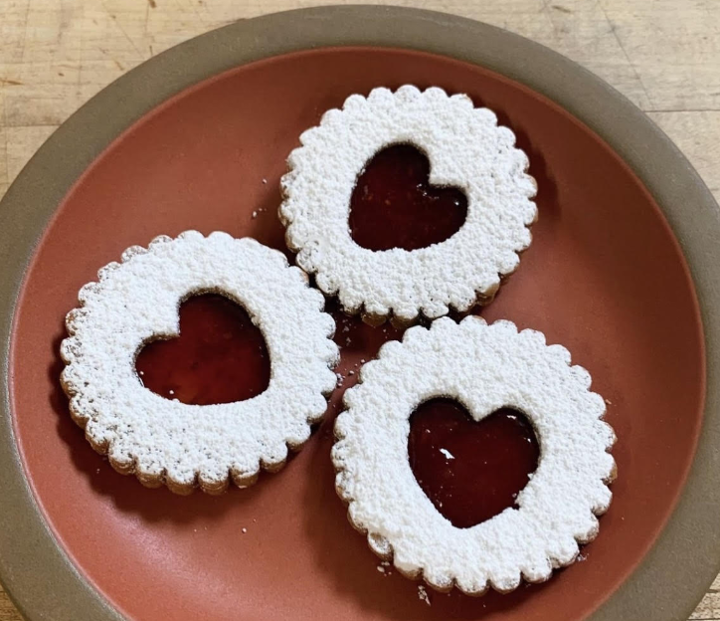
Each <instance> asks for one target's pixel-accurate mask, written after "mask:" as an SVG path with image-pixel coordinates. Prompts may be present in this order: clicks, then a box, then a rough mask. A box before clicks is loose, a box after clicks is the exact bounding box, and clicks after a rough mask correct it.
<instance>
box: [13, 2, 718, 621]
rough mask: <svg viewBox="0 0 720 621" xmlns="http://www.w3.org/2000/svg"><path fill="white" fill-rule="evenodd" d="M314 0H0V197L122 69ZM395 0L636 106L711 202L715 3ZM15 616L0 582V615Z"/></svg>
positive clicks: (706, 609) (706, 616) (705, 605)
mask: <svg viewBox="0 0 720 621" xmlns="http://www.w3.org/2000/svg"><path fill="white" fill-rule="evenodd" d="M365 2H368V0H365ZM314 4H317V2H307V1H306V0H89V1H88V0H85V1H83V0H0V197H1V196H2V195H3V194H4V192H5V190H6V189H7V187H8V185H9V184H10V183H11V182H12V180H13V179H14V178H15V176H16V175H17V174H18V172H19V171H20V169H21V168H22V167H23V166H24V165H25V163H26V162H27V160H28V159H29V158H30V156H31V155H32V154H33V153H34V152H35V150H36V149H37V148H38V147H39V146H40V145H41V144H42V142H43V141H44V140H45V139H46V138H47V137H48V136H49V135H50V134H51V133H52V132H53V130H54V129H55V128H56V127H58V125H60V124H61V123H62V122H63V121H64V120H65V119H66V118H67V117H68V116H69V115H70V114H71V113H72V112H74V111H75V110H76V109H77V108H78V107H79V106H80V105H81V104H83V103H84V102H85V101H86V100H87V99H89V98H90V97H91V96H92V95H94V94H95V93H96V92H98V91H99V90H100V89H102V88H103V87H104V86H106V85H107V84H109V83H110V82H112V81H113V80H114V79H115V78H117V77H118V76H120V75H121V74H123V73H124V72H125V71H128V70H129V69H132V68H133V67H135V66H136V65H138V64H140V63H141V62H142V61H144V60H146V59H148V58H150V57H151V56H153V55H154V54H157V53H158V52H161V51H163V50H165V49H167V48H169V47H171V46H173V45H175V44H176V43H180V42H181V41H184V40H186V39H189V38H190V37H193V36H195V35H198V34H200V33H202V32H205V31H207V30H211V29H213V28H216V27H218V26H221V25H223V24H226V23H228V22H231V21H234V20H236V19H239V18H244V17H253V16H255V15H259V14H262V13H269V12H273V11H280V10H285V9H290V8H297V7H301V6H312V5H314ZM395 4H405V5H408V6H416V7H423V8H430V9H436V10H441V11H446V12H449V13H455V14H458V15H463V16H466V17H471V18H474V19H478V20H481V21H484V22H487V23H490V24H495V25H497V26H502V27H504V28H507V29H509V30H512V31H514V32H517V33H519V34H521V35H524V36H526V37H529V38H531V39H534V40H535V41H538V42H540V43H543V44H544V45H547V46H548V47H551V48H553V49H555V50H557V51H558V52H560V53H562V54H565V55H566V56H568V57H570V58H572V59H573V60H575V61H577V62H579V63H581V64H582V65H584V66H585V67H587V68H588V69H590V70H591V71H594V72H595V73H596V74H598V75H599V76H600V77H602V78H604V79H605V80H607V81H608V82H609V83H610V84H612V85H613V86H615V87H616V88H617V89H618V90H620V91H621V92H622V93H624V94H625V95H626V96H627V97H629V98H630V99H631V100H632V101H633V102H635V103H636V104H637V105H638V106H640V108H642V109H643V110H644V111H645V112H647V113H648V115H649V116H650V118H652V119H653V120H654V121H655V122H656V123H657V124H658V125H659V126H660V127H661V128H662V129H663V130H664V131H665V132H666V133H667V134H668V135H669V136H670V137H671V138H672V139H673V140H674V141H675V142H676V144H677V145H678V146H679V147H680V149H682V151H684V153H685V154H686V155H687V157H688V158H689V159H690V161H691V162H692V163H693V164H694V166H695V167H696V168H697V170H698V172H699V173H700V175H701V176H702V177H703V179H704V180H705V183H707V185H708V186H709V187H710V189H711V190H712V192H713V193H714V195H715V198H716V199H718V200H720V0H680V1H678V0H484V1H482V2H472V0H424V1H417V2H410V1H398V0H396V1H395ZM718 527H719V528H720V516H718ZM718 590H720V578H719V579H717V580H716V581H715V584H714V585H713V588H712V589H711V590H710V592H709V593H708V594H707V595H706V596H705V598H704V600H703V601H702V603H701V604H700V605H699V606H698V608H697V610H696V611H695V613H694V614H693V615H692V617H691V619H694V620H714V621H720V593H718ZM20 619H21V617H20V615H19V614H18V613H17V612H16V610H15V608H14V607H13V605H12V603H11V602H10V601H9V599H8V598H7V595H6V594H5V593H4V592H2V589H0V621H19V620H20ZM637 621H652V620H651V619H648V620H641V619H638V620H637ZM681 621H682V620H681Z"/></svg>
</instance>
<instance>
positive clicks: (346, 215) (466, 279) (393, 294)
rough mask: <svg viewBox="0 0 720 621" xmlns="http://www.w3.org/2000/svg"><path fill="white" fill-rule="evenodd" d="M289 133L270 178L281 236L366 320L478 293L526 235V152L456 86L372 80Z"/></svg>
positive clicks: (412, 313) (467, 299)
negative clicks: (364, 90) (275, 186)
mask: <svg viewBox="0 0 720 621" xmlns="http://www.w3.org/2000/svg"><path fill="white" fill-rule="evenodd" d="M300 142H301V143H302V146H301V147H299V148H297V149H295V150H294V151H293V152H292V153H291V154H290V156H289V158H288V167H289V172H288V173H287V174H286V175H285V176H284V177H283V179H282V184H281V186H282V191H283V195H284V200H283V203H282V205H281V207H280V217H281V220H282V221H283V223H284V224H285V225H286V227H287V231H286V240H287V244H288V246H289V247H290V249H291V250H293V251H294V252H297V262H298V265H300V267H302V268H303V269H304V270H305V271H307V272H308V273H310V274H314V275H315V280H316V283H317V285H318V287H319V288H320V289H321V290H322V291H323V292H324V293H326V294H328V295H337V296H338V298H339V300H340V302H341V304H342V307H343V309H344V310H345V311H346V312H348V313H350V314H357V313H361V314H362V316H363V318H364V319H365V320H366V321H368V322H369V323H372V324H377V323H381V322H382V321H384V320H385V319H386V318H387V317H391V318H393V319H394V320H395V321H396V322H398V323H401V324H407V323H411V322H413V321H414V320H416V319H417V317H418V316H419V315H420V314H422V315H424V316H426V317H428V318H431V319H432V318H436V317H440V316H442V315H445V314H447V313H448V311H449V309H450V308H453V309H456V310H458V311H464V310H467V309H469V308H470V307H471V306H473V305H474V304H475V303H477V302H482V303H487V302H489V301H490V300H492V298H493V296H494V295H495V293H496V291H497V289H498V287H499V285H500V280H501V278H502V277H504V276H507V275H509V274H510V273H511V272H513V271H514V270H515V268H516V267H517V265H518V261H519V257H518V253H520V252H521V251H522V250H524V249H525V248H527V246H528V245H529V244H530V239H531V237H530V231H529V229H528V227H529V226H530V225H531V224H532V223H533V222H534V221H535V218H536V215H537V209H536V206H535V203H534V202H533V201H532V200H531V199H532V197H533V196H534V195H535V192H536V184H535V181H534V179H533V178H532V177H531V176H529V175H528V174H526V170H527V168H528V158H527V156H526V155H525V153H524V152H523V151H521V150H520V149H517V148H515V147H514V143H515V135H514V134H513V132H512V131H511V130H510V129H508V128H506V127H500V126H498V124H497V118H496V116H495V114H494V113H493V112H492V111H490V110H488V109H487V108H476V107H474V105H473V102H472V100H471V99H470V98H469V97H468V96H466V95H452V96H448V95H447V94H446V93H445V92H444V91H443V90H441V89H439V88H429V89H427V90H425V91H422V92H421V91H420V90H418V89H417V88H415V87H414V86H403V87H401V88H399V89H398V90H397V91H395V92H391V91H390V90H388V89H386V88H376V89H374V90H373V91H372V92H371V93H370V94H369V96H368V97H363V96H361V95H352V96H351V97H349V98H348V99H347V100H346V101H345V103H344V105H343V107H342V110H337V109H334V110H329V111H328V112H326V113H325V114H324V115H323V117H322V120H321V122H320V125H319V126H317V127H314V128H312V129H309V130H307V131H306V132H304V133H303V134H302V136H301V137H300Z"/></svg>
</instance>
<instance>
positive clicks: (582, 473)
mask: <svg viewBox="0 0 720 621" xmlns="http://www.w3.org/2000/svg"><path fill="white" fill-rule="evenodd" d="M590 383H591V378H590V375H589V373H588V372H587V371H586V370H585V369H584V368H582V367H579V366H572V365H571V363H570V354H569V353H568V351H567V350H566V349H565V348H564V347H561V346H560V345H550V346H548V345H546V344H545V337H544V336H543V335H542V334H541V333H540V332H536V331H534V330H523V331H521V332H518V330H517V328H516V327H515V325H514V324H512V323H510V322H508V321H498V322H495V323H493V324H491V325H488V324H486V323H485V321H484V320H482V319H480V318H478V317H468V318H466V319H464V320H463V321H462V322H461V323H459V324H457V323H455V322H454V321H453V320H451V319H448V318H441V319H438V320H436V321H435V322H434V323H433V324H432V325H431V327H430V328H429V329H426V328H424V327H419V326H418V327H414V328H410V329H409V330H408V331H407V332H406V333H405V335H404V337H403V340H402V342H398V341H394V342H390V343H387V344H386V345H385V346H383V348H382V349H381V350H380V354H379V357H378V359H377V360H375V361H372V362H368V363H367V364H366V365H365V366H364V367H362V369H361V373H360V383H359V384H358V385H357V386H356V387H354V388H351V389H349V390H348V391H347V392H346V393H345V406H346V408H347V409H346V411H344V412H343V413H342V414H341V415H340V416H339V417H338V419H337V421H336V424H335V435H336V437H337V442H336V444H335V446H334V447H333V451H332V459H333V463H334V465H335V468H336V470H337V475H336V488H337V491H338V494H339V495H340V496H341V498H342V499H343V500H345V501H346V502H347V503H348V516H349V518H350V521H351V522H352V524H353V525H354V526H355V528H356V529H357V530H359V531H361V532H362V533H364V534H366V536H367V539H368V543H369V545H370V547H371V548H372V549H373V551H375V552H376V553H377V554H378V555H379V556H381V557H383V558H385V559H390V558H392V559H393V563H394V565H395V567H396V568H397V569H398V570H399V571H400V572H401V573H402V574H404V575H405V576H407V577H411V578H418V577H422V578H423V579H424V580H425V581H426V582H427V583H428V584H429V585H430V586H432V587H433V588H435V589H438V590H441V591H446V590H449V589H451V588H452V587H453V586H457V587H458V588H459V589H460V590H461V591H463V592H464V593H467V594H471V595H480V594H482V593H484V592H485V591H486V590H487V589H488V588H489V587H492V588H494V589H496V590H498V591H501V592H508V591H512V590H514V589H515V588H517V586H518V585H519V584H520V582H521V580H522V579H523V578H524V579H525V580H527V581H529V582H542V581H544V580H547V579H548V578H549V577H550V575H551V574H552V571H553V569H554V568H558V567H563V566H565V565H569V564H571V563H572V562H573V561H574V560H575V559H576V558H577V556H578V551H579V548H578V544H579V543H585V542H588V541H590V540H592V539H594V538H595V536H596V535H597V534H598V520H597V517H596V516H599V515H600V514H602V513H604V512H605V511H606V510H607V508H608V506H609V504H610V501H611V492H610V490H609V488H608V486H607V485H608V483H609V482H610V481H611V480H612V479H613V478H614V476H615V462H614V460H613V458H612V456H611V455H610V454H609V450H610V449H611V447H612V445H613V442H614V440H615V434H614V432H613V430H612V428H611V427H610V426H609V425H608V424H607V423H605V422H604V421H603V420H602V418H603V416H604V414H605V403H604V401H603V399H602V397H601V396H600V395H598V394H596V393H594V392H591V391H590ZM479 452H480V453H482V459H479V458H478V453H479ZM473 460H475V461H473ZM463 462H464V463H463ZM478 481H479V482H478ZM478 489H479V490H480V491H478Z"/></svg>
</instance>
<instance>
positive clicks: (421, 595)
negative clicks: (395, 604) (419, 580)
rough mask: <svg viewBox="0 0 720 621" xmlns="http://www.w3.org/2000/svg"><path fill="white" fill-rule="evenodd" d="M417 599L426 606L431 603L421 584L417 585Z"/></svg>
mask: <svg viewBox="0 0 720 621" xmlns="http://www.w3.org/2000/svg"><path fill="white" fill-rule="evenodd" d="M418 599H419V600H420V601H423V602H425V603H426V604H427V605H428V606H431V605H432V604H431V603H430V598H429V597H428V592H427V589H426V588H425V587H424V586H423V585H422V584H420V585H418Z"/></svg>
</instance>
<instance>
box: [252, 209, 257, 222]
mask: <svg viewBox="0 0 720 621" xmlns="http://www.w3.org/2000/svg"><path fill="white" fill-rule="evenodd" d="M257 214H258V212H257V211H253V212H252V217H253V220H254V219H255V218H257Z"/></svg>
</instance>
